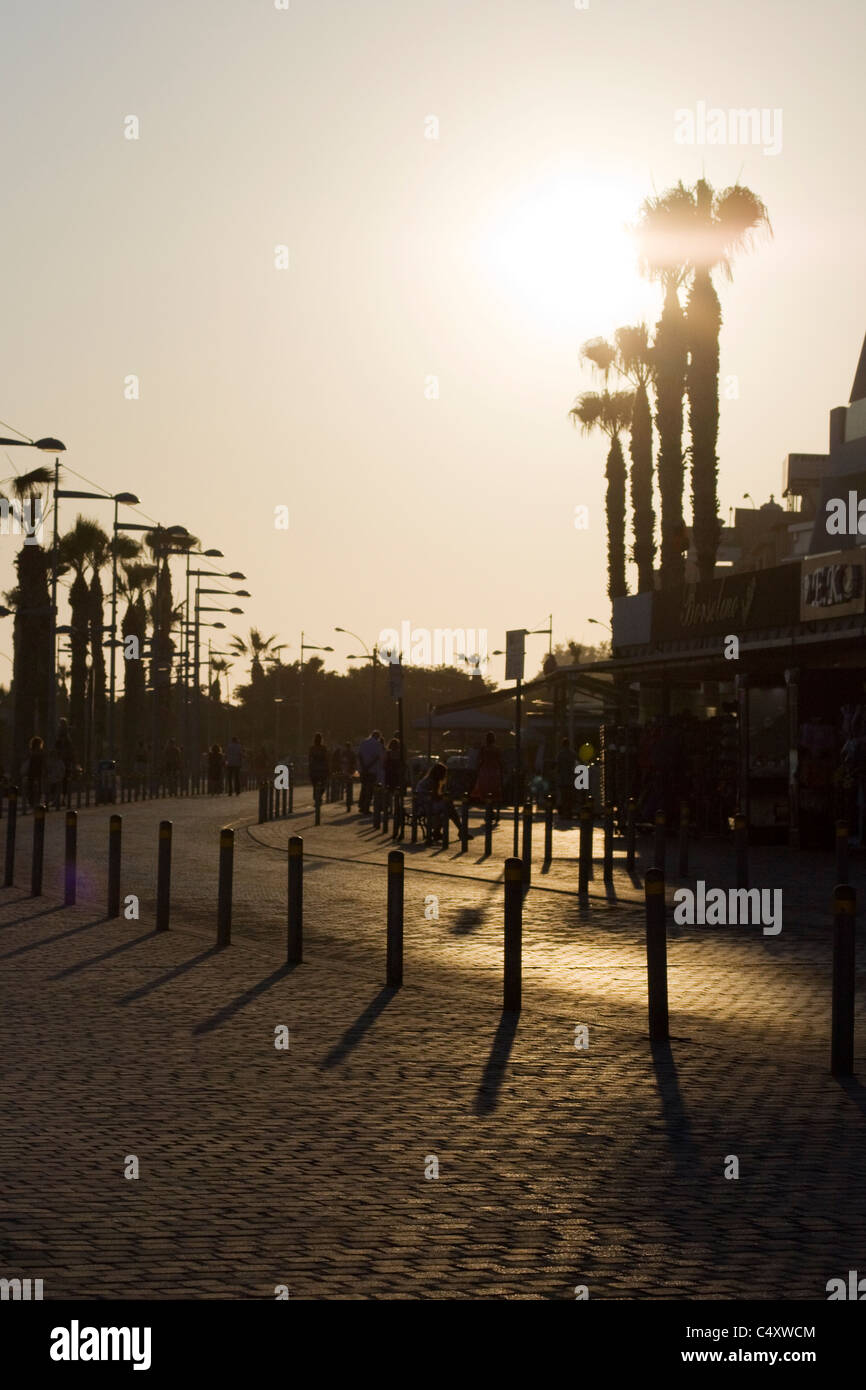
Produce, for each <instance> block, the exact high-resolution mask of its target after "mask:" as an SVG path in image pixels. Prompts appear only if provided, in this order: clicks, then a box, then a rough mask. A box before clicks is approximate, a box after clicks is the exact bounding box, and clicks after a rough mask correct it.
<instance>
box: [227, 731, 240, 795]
mask: <svg viewBox="0 0 866 1390" xmlns="http://www.w3.org/2000/svg"><path fill="white" fill-rule="evenodd" d="M243 760H244V750H243V748H242V747H241V745H240V740H239V739H238V736H237V734H232V736H231V738H230V739H229V741H228V747H227V748H226V791H227V792H228V794H229V796H231V795H232V793H234V794H235V795H237V796H240V794H241V763H242V762H243Z"/></svg>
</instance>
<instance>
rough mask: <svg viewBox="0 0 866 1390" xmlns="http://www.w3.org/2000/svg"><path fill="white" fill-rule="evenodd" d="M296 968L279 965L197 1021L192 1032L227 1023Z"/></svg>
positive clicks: (211, 1028) (206, 1030)
mask: <svg viewBox="0 0 866 1390" xmlns="http://www.w3.org/2000/svg"><path fill="white" fill-rule="evenodd" d="M215 950H216V948H214V950H213V951H209V952H208V953H207V954H208V955H212V954H214V952H215ZM296 969H297V966H296V965H294V964H292V965H288V964H286V965H281V966H280V967H279V969H278V970H274V971H272V973H271V974H270V975H266V976H265V978H264V979H263V980H259V982H258V984H257V985H251V986H250V988H249V989H246V990H244V992H243V994H239V995H238V997H237V999H232V1001H231V1003H229V1004H226V1005H224V1006H223V1008H221V1009H219V1010H218V1011H217V1012H216V1013H215V1014H211V1016H210V1018H206V1019H204V1021H203V1022H202V1023H197V1024H196V1026H195V1028H193V1030H192V1031H193V1034H194V1035H195V1034H200V1033H210V1032H212V1031H213V1029H214V1028H219V1026H220V1024H221V1023H227V1022H228V1020H229V1019H230V1018H233V1017H234V1015H235V1014H236V1013H240V1011H241V1009H243V1008H246V1006H247V1004H251V1003H252V1001H253V1000H254V999H257V998H258V996H259V995H260V994H264V992H265V990H266V989H270V988H271V987H272V985H275V984H276V983H277V981H278V980H284V979H285V978H286V976H287V975H291V973H292V971H293V970H296Z"/></svg>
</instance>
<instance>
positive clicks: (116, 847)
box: [108, 816, 123, 917]
mask: <svg viewBox="0 0 866 1390" xmlns="http://www.w3.org/2000/svg"><path fill="white" fill-rule="evenodd" d="M122 832H123V817H122V816H112V817H111V819H110V820H109V822H108V916H109V917H119V916H120V847H121V834H122Z"/></svg>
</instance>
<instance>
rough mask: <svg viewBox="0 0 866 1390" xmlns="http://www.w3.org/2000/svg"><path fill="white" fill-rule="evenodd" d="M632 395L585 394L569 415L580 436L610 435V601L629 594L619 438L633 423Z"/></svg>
mask: <svg viewBox="0 0 866 1390" xmlns="http://www.w3.org/2000/svg"><path fill="white" fill-rule="evenodd" d="M633 407H634V392H633V391H584V392H583V393H582V394H581V395H580V396H578V398H577V400H576V401H575V403H574V405H573V406H572V408H571V410H570V411H569V415H570V417H571V421H572V424H573V425H575V426H579V427H580V432H581V434H591V433H592V432H593V430H599V431H600V432H601V433H602V434H605V435H607V437H608V439H609V440H610V448H609V450H608V454H607V467H606V469H605V477H606V478H607V498H606V508H607V592H608V594H609V595H610V597H611V599H615V598H621V597H622V595H623V594H625V593H626V592H627V589H626V582H625V459H624V457H623V452H622V444H621V443H620V435H621V434H622V432H623V430H627V429H628V427H629V424H630V423H631V417H632V410H633Z"/></svg>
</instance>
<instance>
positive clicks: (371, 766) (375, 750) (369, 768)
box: [358, 729, 384, 816]
mask: <svg viewBox="0 0 866 1390" xmlns="http://www.w3.org/2000/svg"><path fill="white" fill-rule="evenodd" d="M358 768H359V771H360V773H361V793H360V796H359V799H358V810H359V812H360V814H361V815H362V816H369V814H370V802H371V800H372V798H373V788H374V787H375V786H376V783H377V782H381V780H382V777H383V775H384V767H383V746H382V735H381V734H380V733H379V730H378V729H374V730H373V732H372V733H371V734H370V736H369V738H365V739H363V740H362V742H361V746H360V748H359V749H358Z"/></svg>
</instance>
